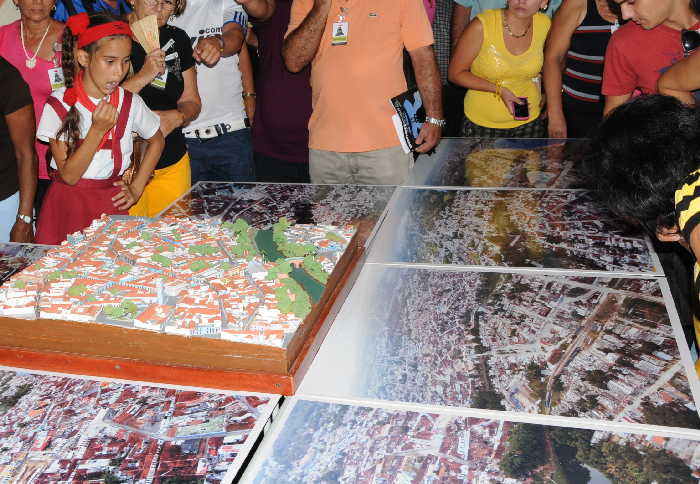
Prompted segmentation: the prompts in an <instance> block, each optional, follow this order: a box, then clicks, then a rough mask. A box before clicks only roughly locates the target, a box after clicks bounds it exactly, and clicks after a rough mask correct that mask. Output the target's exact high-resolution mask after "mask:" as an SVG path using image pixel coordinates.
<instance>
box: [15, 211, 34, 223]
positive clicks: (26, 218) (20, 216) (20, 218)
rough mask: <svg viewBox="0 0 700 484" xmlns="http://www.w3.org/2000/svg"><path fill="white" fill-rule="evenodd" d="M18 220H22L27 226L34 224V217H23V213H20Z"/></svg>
mask: <svg viewBox="0 0 700 484" xmlns="http://www.w3.org/2000/svg"><path fill="white" fill-rule="evenodd" d="M17 218H18V219H19V220H21V221H22V222H24V223H25V224H30V223H32V217H30V216H29V215H22V214H21V213H18V214H17Z"/></svg>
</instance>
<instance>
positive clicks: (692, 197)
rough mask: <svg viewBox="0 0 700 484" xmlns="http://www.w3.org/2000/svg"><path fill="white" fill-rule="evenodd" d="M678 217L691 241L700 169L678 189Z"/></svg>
mask: <svg viewBox="0 0 700 484" xmlns="http://www.w3.org/2000/svg"><path fill="white" fill-rule="evenodd" d="M675 205H676V219H677V221H678V229H679V230H680V231H681V234H683V238H684V239H685V240H686V241H688V242H690V234H692V233H693V230H694V229H695V227H697V226H698V224H700V170H696V171H694V172H692V173H691V174H690V175H688V176H687V177H686V179H685V180H683V186H681V187H680V188H679V189H678V190H676V196H675ZM693 280H694V281H695V291H696V292H697V294H698V298H699V299H700V264H699V263H698V261H697V260H696V261H695V267H694V268H693ZM693 322H694V326H695V340H696V341H698V342H700V321H698V319H697V317H694V321H693ZM695 369H696V371H698V372H699V373H700V360H698V361H697V362H696V363H695Z"/></svg>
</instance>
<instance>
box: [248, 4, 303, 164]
mask: <svg viewBox="0 0 700 484" xmlns="http://www.w3.org/2000/svg"><path fill="white" fill-rule="evenodd" d="M291 7H292V0H277V2H276V8H275V13H274V15H273V16H272V17H271V18H270V19H269V20H267V21H265V22H255V23H254V24H253V25H254V27H253V29H254V31H255V34H256V35H257V37H258V58H259V62H258V70H257V72H256V75H255V92H256V93H257V106H256V108H255V122H254V123H253V149H254V150H255V151H256V152H258V153H262V154H264V155H267V156H271V157H273V158H278V159H280V160H284V161H289V162H294V163H308V161H309V128H308V126H309V117H311V86H310V84H309V77H310V74H311V67H310V66H306V67H305V68H304V70H302V71H301V72H299V73H297V74H292V73H291V72H289V71H288V70H287V68H286V67H285V66H284V59H282V44H283V42H284V34H285V33H286V32H287V25H288V24H289V12H290V10H291Z"/></svg>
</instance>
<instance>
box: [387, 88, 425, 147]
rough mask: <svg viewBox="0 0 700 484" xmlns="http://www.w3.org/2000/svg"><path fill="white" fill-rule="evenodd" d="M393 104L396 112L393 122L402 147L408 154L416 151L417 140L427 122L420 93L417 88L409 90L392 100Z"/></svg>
mask: <svg viewBox="0 0 700 484" xmlns="http://www.w3.org/2000/svg"><path fill="white" fill-rule="evenodd" d="M391 104H392V106H394V109H395V110H396V114H395V115H393V116H392V118H391V120H392V121H393V123H394V128H395V129H396V134H397V135H398V137H399V140H400V141H401V147H402V148H403V150H404V152H406V153H409V152H411V151H414V150H415V149H416V147H417V146H418V145H417V144H416V138H418V133H420V129H421V127H422V126H423V122H424V121H425V108H424V107H423V99H422V98H421V95H420V92H419V91H418V89H417V88H413V89H409V90H408V91H406V92H404V93H401V94H399V95H398V96H396V97H393V98H391Z"/></svg>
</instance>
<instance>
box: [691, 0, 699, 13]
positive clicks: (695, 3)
mask: <svg viewBox="0 0 700 484" xmlns="http://www.w3.org/2000/svg"><path fill="white" fill-rule="evenodd" d="M690 9H691V10H692V11H693V12H695V14H696V15H700V0H690Z"/></svg>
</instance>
